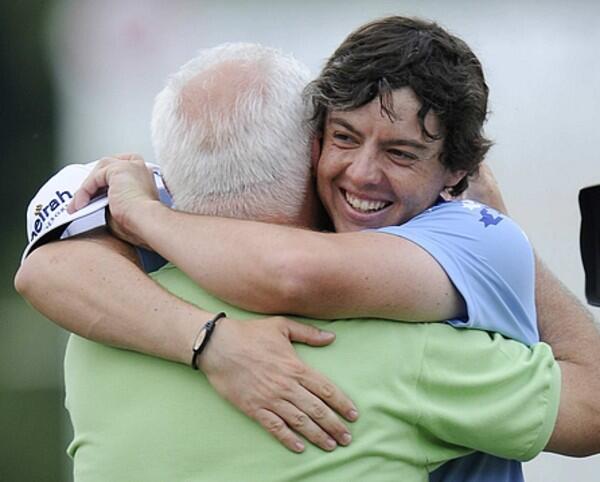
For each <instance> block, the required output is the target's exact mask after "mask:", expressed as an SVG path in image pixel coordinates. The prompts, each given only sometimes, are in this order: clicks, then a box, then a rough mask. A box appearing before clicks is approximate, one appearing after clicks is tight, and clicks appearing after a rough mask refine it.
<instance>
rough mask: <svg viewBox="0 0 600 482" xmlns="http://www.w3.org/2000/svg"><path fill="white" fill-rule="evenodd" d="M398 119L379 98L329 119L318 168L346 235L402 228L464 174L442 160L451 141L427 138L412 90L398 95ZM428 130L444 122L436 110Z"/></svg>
mask: <svg viewBox="0 0 600 482" xmlns="http://www.w3.org/2000/svg"><path fill="white" fill-rule="evenodd" d="M393 99H394V103H393V105H394V112H395V114H396V119H394V121H392V120H390V119H389V118H388V116H387V115H386V114H385V113H384V112H383V111H382V110H381V105H380V101H379V99H378V98H376V99H374V100H373V101H371V102H370V103H368V104H366V105H364V106H363V107H360V108H358V109H355V110H352V111H331V112H329V113H328V115H327V119H326V122H325V128H324V133H323V146H322V151H321V157H320V159H319V164H318V167H317V186H318V191H319V196H320V197H321V201H322V202H323V204H324V206H325V209H326V210H327V212H328V213H329V216H330V217H331V220H332V221H333V224H334V226H335V230H336V231H338V232H345V231H358V230H361V229H366V228H379V227H382V226H390V225H394V224H401V223H403V222H405V221H408V220H409V219H411V218H412V217H414V216H416V215H417V214H419V213H421V212H422V211H424V210H425V209H427V208H429V207H430V206H431V205H432V204H433V203H434V202H435V201H436V199H437V197H438V195H439V194H440V192H441V191H442V190H443V189H444V188H445V187H448V186H452V185H454V184H456V183H457V182H458V181H459V180H460V179H461V178H462V176H463V175H464V173H463V172H462V171H461V172H457V173H452V172H450V171H448V170H447V169H446V168H445V167H444V166H443V165H442V164H441V163H440V160H439V159H440V154H441V150H442V147H443V139H436V140H432V139H429V138H427V137H426V136H425V135H424V134H423V132H422V129H421V127H420V125H419V120H418V117H417V114H418V112H419V109H420V107H421V103H420V102H419V100H418V99H417V97H416V96H415V94H414V92H413V90H412V89H410V88H408V87H404V88H401V89H398V90H395V91H394V92H393ZM425 127H426V129H427V131H428V132H430V133H432V134H437V133H438V132H440V125H439V122H438V119H437V117H436V116H435V114H433V113H432V112H429V113H428V114H427V116H426V118H425Z"/></svg>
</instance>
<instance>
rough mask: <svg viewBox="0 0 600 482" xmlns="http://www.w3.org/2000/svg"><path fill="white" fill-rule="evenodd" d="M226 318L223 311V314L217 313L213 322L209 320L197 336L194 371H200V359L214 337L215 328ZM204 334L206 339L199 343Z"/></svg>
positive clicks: (193, 362)
mask: <svg viewBox="0 0 600 482" xmlns="http://www.w3.org/2000/svg"><path fill="white" fill-rule="evenodd" d="M226 316H227V315H226V314H225V313H224V312H222V311H221V313H217V314H216V315H215V317H214V318H213V319H212V320H209V321H207V322H206V323H205V325H204V326H203V327H202V329H201V330H200V331H199V332H198V334H197V335H196V338H195V340H194V346H193V347H192V352H193V354H192V363H191V365H192V368H193V369H194V370H198V357H199V356H200V354H201V353H202V352H203V351H204V349H205V348H206V345H208V340H210V337H211V336H212V333H213V331H214V329H215V326H216V325H217V321H219V320H220V319H221V318H225V317H226ZM202 333H204V338H202V341H201V342H200V343H198V339H199V338H200V335H202Z"/></svg>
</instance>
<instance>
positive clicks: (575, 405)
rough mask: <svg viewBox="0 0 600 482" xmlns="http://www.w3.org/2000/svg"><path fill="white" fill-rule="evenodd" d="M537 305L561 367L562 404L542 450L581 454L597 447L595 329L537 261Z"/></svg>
mask: <svg viewBox="0 0 600 482" xmlns="http://www.w3.org/2000/svg"><path fill="white" fill-rule="evenodd" d="M536 268H537V269H536V307H537V311H538V324H539V329H540V335H541V339H542V341H544V342H546V343H548V344H549V345H550V346H552V350H553V352H554V356H555V358H556V360H558V362H559V364H560V367H561V372H562V389H561V405H560V409H559V413H558V419H557V423H556V428H555V432H554V434H553V435H552V438H551V440H550V443H549V445H548V447H547V450H549V451H552V452H558V453H563V454H566V455H574V456H585V455H590V454H594V453H598V452H600V334H599V332H598V329H597V327H596V325H595V323H594V319H593V316H592V315H591V313H590V312H589V311H588V310H587V309H586V308H585V307H584V306H583V305H582V304H581V303H580V302H579V300H578V299H577V298H576V297H575V296H574V295H573V294H572V293H570V292H569V291H568V290H567V288H566V287H565V286H564V285H563V284H562V283H561V282H560V281H559V280H558V279H557V278H556V277H554V275H553V274H552V273H551V272H550V271H549V270H548V268H547V267H546V266H544V264H543V263H542V262H541V261H540V260H539V259H537V261H536Z"/></svg>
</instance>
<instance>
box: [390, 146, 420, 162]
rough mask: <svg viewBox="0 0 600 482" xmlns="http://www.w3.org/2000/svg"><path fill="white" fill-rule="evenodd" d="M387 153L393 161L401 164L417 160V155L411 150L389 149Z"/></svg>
mask: <svg viewBox="0 0 600 482" xmlns="http://www.w3.org/2000/svg"><path fill="white" fill-rule="evenodd" d="M388 154H389V155H390V157H391V158H392V160H393V161H396V162H400V163H403V164H406V163H410V162H413V161H416V160H417V156H415V155H414V154H413V153H411V152H407V151H401V150H398V149H390V150H389V151H388Z"/></svg>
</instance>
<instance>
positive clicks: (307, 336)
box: [281, 318, 335, 346]
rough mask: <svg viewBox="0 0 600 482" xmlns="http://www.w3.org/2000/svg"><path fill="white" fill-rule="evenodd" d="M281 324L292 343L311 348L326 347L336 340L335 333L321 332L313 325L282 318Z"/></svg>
mask: <svg viewBox="0 0 600 482" xmlns="http://www.w3.org/2000/svg"><path fill="white" fill-rule="evenodd" d="M281 323H282V327H283V329H285V330H286V332H287V335H288V338H289V339H290V340H291V341H296V342H300V343H306V344H307V345H311V346H325V345H329V344H330V343H332V342H333V341H334V340H335V333H331V332H330V331H323V330H319V329H318V328H315V327H314V326H312V325H307V324H304V323H298V322H297V321H293V320H290V319H288V318H281Z"/></svg>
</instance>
